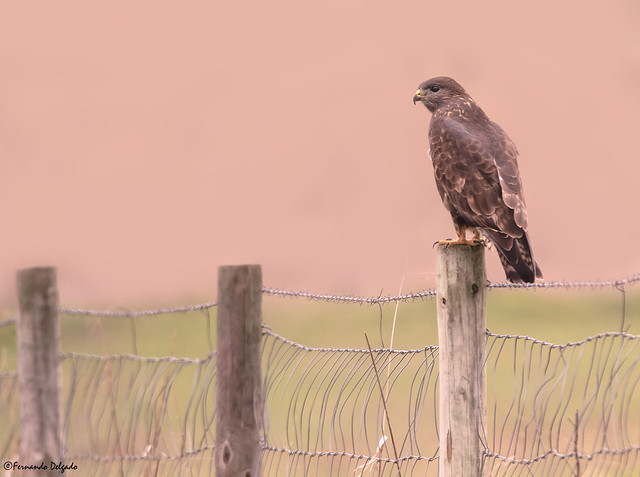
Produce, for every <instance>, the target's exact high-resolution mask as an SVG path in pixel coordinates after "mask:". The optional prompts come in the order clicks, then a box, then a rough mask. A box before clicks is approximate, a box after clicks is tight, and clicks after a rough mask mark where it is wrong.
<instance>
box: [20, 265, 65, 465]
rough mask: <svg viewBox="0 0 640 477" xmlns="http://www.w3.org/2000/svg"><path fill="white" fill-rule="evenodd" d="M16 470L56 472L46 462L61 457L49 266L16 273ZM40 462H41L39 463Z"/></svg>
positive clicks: (54, 302) (56, 332) (54, 299)
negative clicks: (17, 462) (18, 439)
mask: <svg viewBox="0 0 640 477" xmlns="http://www.w3.org/2000/svg"><path fill="white" fill-rule="evenodd" d="M17 289H18V306H19V315H18V326H17V348H18V349H17V351H18V392H19V416H20V444H19V455H20V461H19V463H20V465H22V466H41V467H44V466H45V465H46V467H47V470H46V471H43V470H38V469H25V470H20V471H19V472H17V473H19V474H20V476H24V477H31V476H36V475H37V476H42V475H59V471H54V470H52V469H51V462H55V463H59V462H60V461H61V459H62V444H61V443H62V433H61V425H60V404H59V402H60V401H59V395H60V382H61V372H60V325H59V321H58V290H57V286H56V270H55V268H29V269H25V270H19V271H18V273H17ZM43 464H44V465H43Z"/></svg>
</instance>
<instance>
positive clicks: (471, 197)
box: [429, 117, 526, 237]
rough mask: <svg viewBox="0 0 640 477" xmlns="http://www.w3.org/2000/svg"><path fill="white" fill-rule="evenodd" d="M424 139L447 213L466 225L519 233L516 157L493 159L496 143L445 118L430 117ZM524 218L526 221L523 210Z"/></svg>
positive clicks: (520, 229) (496, 150)
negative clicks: (428, 144)
mask: <svg viewBox="0 0 640 477" xmlns="http://www.w3.org/2000/svg"><path fill="white" fill-rule="evenodd" d="M503 134H504V133H503ZM505 137H506V135H505ZM507 140H508V137H506V139H505V140H504V143H505V144H506V142H507ZM429 142H430V150H431V158H432V160H433V166H434V173H435V177H436V183H437V185H438V190H439V191H440V194H441V195H442V197H443V200H445V204H446V203H447V201H449V204H447V205H448V207H449V209H450V210H451V211H452V214H457V215H459V216H460V217H462V218H463V219H464V221H465V222H466V223H467V224H468V225H471V226H476V227H483V228H487V229H492V230H496V231H498V232H502V233H504V234H507V235H509V236H511V237H521V236H522V234H523V229H522V228H521V226H520V224H519V223H518V222H519V221H518V220H514V210H515V207H516V206H518V204H519V203H520V202H521V201H520V202H519V196H520V193H519V190H520V187H521V186H520V178H519V175H518V168H517V162H515V156H514V162H512V161H511V160H510V158H509V156H508V155H504V154H503V155H501V157H500V158H499V159H498V158H496V155H499V154H497V152H498V151H499V147H498V144H493V142H487V141H483V135H482V134H478V131H474V130H472V129H470V126H469V125H468V124H467V123H466V122H464V121H460V120H457V119H453V118H449V117H444V118H434V121H433V122H432V124H431V127H430V129H429ZM509 142H510V140H509ZM511 144H513V143H511ZM510 153H511V152H510ZM516 154H517V152H516ZM502 156H504V157H502ZM503 183H504V184H505V186H503V185H502V184H503ZM505 190H506V191H507V197H508V199H505ZM445 196H446V198H445ZM509 204H513V205H514V207H512V206H511V205H509ZM522 209H524V204H522ZM520 215H522V212H520ZM524 218H525V222H524V223H525V225H526V213H525V214H524ZM520 223H522V221H520Z"/></svg>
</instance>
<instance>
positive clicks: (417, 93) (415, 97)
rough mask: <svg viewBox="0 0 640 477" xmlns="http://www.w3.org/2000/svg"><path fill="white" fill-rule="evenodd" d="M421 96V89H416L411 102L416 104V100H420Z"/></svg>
mask: <svg viewBox="0 0 640 477" xmlns="http://www.w3.org/2000/svg"><path fill="white" fill-rule="evenodd" d="M423 97H424V96H422V91H420V90H418V91H416V94H414V95H413V104H416V103H417V102H418V101H422V98H423Z"/></svg>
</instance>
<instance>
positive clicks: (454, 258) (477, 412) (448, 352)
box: [436, 245, 487, 477]
mask: <svg viewBox="0 0 640 477" xmlns="http://www.w3.org/2000/svg"><path fill="white" fill-rule="evenodd" d="M486 289H487V279H486V271H485V267H484V247H482V246H478V245H476V246H471V245H452V246H449V247H444V246H440V247H438V264H437V275H436V296H437V300H438V304H437V313H438V344H439V358H438V359H439V367H440V378H439V379H440V412H439V415H440V419H439V420H440V425H439V429H440V432H439V433H440V463H439V475H440V477H461V476H464V477H480V475H481V472H482V450H483V447H482V442H481V436H482V435H484V431H483V425H484V424H485V422H486V387H485V381H486V378H485V376H486V374H485V372H484V366H483V365H484V353H485V345H486Z"/></svg>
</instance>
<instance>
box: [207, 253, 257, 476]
mask: <svg viewBox="0 0 640 477" xmlns="http://www.w3.org/2000/svg"><path fill="white" fill-rule="evenodd" d="M217 308H218V325H217V329H218V351H217V366H218V376H217V399H216V419H217V428H216V450H215V471H216V477H260V475H261V471H260V468H259V457H260V432H261V428H262V393H261V385H262V380H261V374H262V373H261V348H262V269H261V268H260V265H240V266H225V267H219V268H218V307H217Z"/></svg>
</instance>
